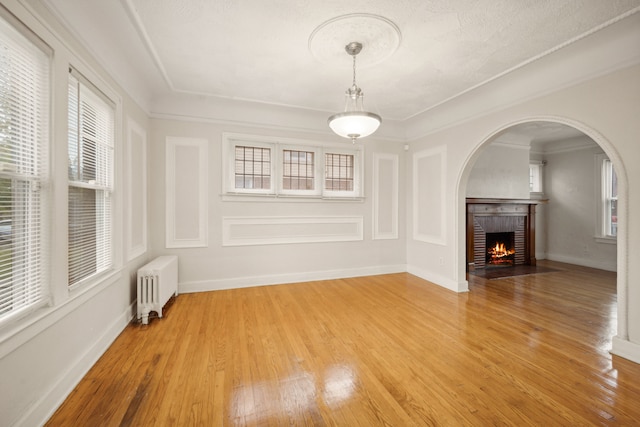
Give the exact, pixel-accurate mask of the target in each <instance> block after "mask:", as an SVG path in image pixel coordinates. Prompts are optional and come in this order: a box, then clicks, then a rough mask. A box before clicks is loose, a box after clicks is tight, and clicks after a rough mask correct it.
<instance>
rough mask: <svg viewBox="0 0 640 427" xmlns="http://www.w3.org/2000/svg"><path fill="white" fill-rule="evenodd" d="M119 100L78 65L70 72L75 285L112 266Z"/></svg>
mask: <svg viewBox="0 0 640 427" xmlns="http://www.w3.org/2000/svg"><path fill="white" fill-rule="evenodd" d="M114 128H115V108H114V105H113V104H112V103H111V102H110V101H109V100H108V98H106V97H105V96H104V95H103V94H102V93H101V92H100V91H99V90H98V89H96V88H95V87H93V85H92V84H91V83H89V82H88V81H87V80H86V79H84V77H82V76H81V75H80V74H78V73H77V72H76V71H75V70H71V72H70V75H69V146H68V152H69V285H70V286H72V285H75V284H77V283H79V282H80V281H82V280H84V279H86V278H89V277H91V276H93V275H95V274H98V273H101V272H103V271H105V270H107V269H109V268H110V267H111V266H112V265H113V252H112V244H111V236H112V233H111V225H112V224H111V223H112V208H111V194H112V191H113V150H114V135H115V129H114Z"/></svg>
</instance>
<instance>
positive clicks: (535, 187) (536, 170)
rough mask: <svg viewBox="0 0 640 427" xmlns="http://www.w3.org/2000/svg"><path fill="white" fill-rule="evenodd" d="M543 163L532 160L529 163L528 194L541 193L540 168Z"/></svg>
mask: <svg viewBox="0 0 640 427" xmlns="http://www.w3.org/2000/svg"><path fill="white" fill-rule="evenodd" d="M544 163H545V162H544V161H539V160H532V161H531V162H530V163H529V192H530V193H543V192H544V189H543V186H542V178H543V175H542V168H543V166H544Z"/></svg>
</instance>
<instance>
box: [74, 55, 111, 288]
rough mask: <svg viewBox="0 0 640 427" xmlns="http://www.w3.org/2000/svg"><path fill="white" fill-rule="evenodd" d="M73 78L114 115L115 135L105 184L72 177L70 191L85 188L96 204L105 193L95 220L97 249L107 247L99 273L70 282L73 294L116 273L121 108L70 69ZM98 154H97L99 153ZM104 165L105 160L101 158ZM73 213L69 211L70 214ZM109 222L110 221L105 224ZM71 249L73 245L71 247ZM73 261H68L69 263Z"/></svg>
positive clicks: (102, 256) (103, 252)
mask: <svg viewBox="0 0 640 427" xmlns="http://www.w3.org/2000/svg"><path fill="white" fill-rule="evenodd" d="M71 77H73V78H74V79H75V80H77V81H78V82H79V84H81V85H82V86H84V88H85V89H86V90H87V91H88V92H89V93H90V94H89V97H90V98H94V99H96V100H97V99H100V100H102V101H103V102H104V103H105V104H107V105H108V107H109V108H110V109H111V112H112V119H113V123H112V129H111V131H112V135H111V136H110V137H111V159H110V161H107V162H106V165H107V166H106V168H107V169H106V170H105V171H103V172H106V174H107V176H106V179H105V180H104V181H106V182H97V180H90V181H74V180H72V179H71V177H70V178H69V183H68V184H69V188H72V187H75V188H85V189H88V190H94V191H96V202H97V201H98V198H97V197H98V193H100V192H102V193H104V198H103V200H104V202H105V206H106V208H104V209H105V211H104V212H106V214H105V216H104V217H103V218H98V217H96V233H95V238H96V250H97V251H98V250H100V249H99V247H106V250H105V251H101V253H100V254H99V255H101V256H98V257H97V260H96V271H94V272H93V273H91V274H88V275H86V276H84V277H83V278H82V279H80V280H78V281H76V282H74V283H68V285H69V290H70V291H74V290H76V289H79V288H82V287H84V286H86V285H88V284H91V283H95V282H96V280H98V279H99V278H101V277H103V275H105V274H108V273H110V272H111V271H113V270H114V268H115V266H116V258H115V247H116V239H115V236H116V234H115V232H116V230H115V229H116V215H115V212H116V211H115V207H116V206H115V205H116V203H115V202H116V201H115V199H114V191H115V187H114V182H115V167H116V166H115V164H116V148H117V136H116V135H118V130H119V129H118V119H117V118H118V108H117V102H115V101H113V100H112V99H111V98H110V97H109V96H107V95H106V94H105V92H103V91H102V90H101V89H100V88H99V87H98V86H97V85H96V84H94V83H93V82H92V81H91V80H89V79H88V78H86V77H85V76H84V75H83V74H81V73H80V72H79V71H77V70H76V69H75V68H73V67H70V69H69V76H68V78H69V79H70V78H71ZM96 155H98V153H96ZM99 159H100V160H101V161H102V162H104V159H103V158H102V157H100V158H99ZM97 169H98V166H97V165H96V173H98V170H97ZM70 214H71V212H69V215H70ZM104 219H107V220H108V221H103V220H104ZM101 220H102V221H101ZM69 248H71V245H70V244H69ZM69 261H70V260H69V259H68V262H69Z"/></svg>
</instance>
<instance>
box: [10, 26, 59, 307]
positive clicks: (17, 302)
mask: <svg viewBox="0 0 640 427" xmlns="http://www.w3.org/2000/svg"><path fill="white" fill-rule="evenodd" d="M25 34H26V33H25ZM39 44H40V43H39ZM43 49H45V50H48V49H47V48H46V47H44V46H39V45H38V46H36V44H34V43H33V42H31V41H30V40H29V38H27V37H25V35H23V34H22V32H21V31H19V30H17V29H16V28H14V27H13V26H12V25H11V24H9V23H8V22H6V21H5V20H4V19H2V18H0V318H3V319H6V318H9V317H13V316H14V315H18V314H19V313H23V312H25V311H26V310H28V309H32V308H35V307H37V306H40V305H41V304H44V303H45V301H46V296H47V293H48V292H47V291H48V288H47V286H48V278H47V274H46V271H47V268H46V265H47V259H48V248H47V244H46V242H47V239H46V236H47V235H48V231H47V224H48V218H47V214H48V212H49V209H48V205H47V198H48V197H47V196H48V195H47V191H46V188H47V186H46V185H45V183H46V180H47V179H48V176H49V165H48V157H49V152H48V150H49V91H50V89H49V67H50V66H49V54H48V53H45V51H44V50H43Z"/></svg>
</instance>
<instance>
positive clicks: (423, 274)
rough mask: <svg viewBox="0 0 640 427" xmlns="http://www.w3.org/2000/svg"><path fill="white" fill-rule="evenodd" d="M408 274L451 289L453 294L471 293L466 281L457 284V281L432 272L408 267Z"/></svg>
mask: <svg viewBox="0 0 640 427" xmlns="http://www.w3.org/2000/svg"><path fill="white" fill-rule="evenodd" d="M407 272H408V273H411V274H413V275H414V276H418V277H419V278H421V279H424V280H426V281H428V282H431V283H433V284H435V285H438V286H442V287H443V288H445V289H449V290H450V291H453V292H468V291H469V282H467V281H466V280H464V281H462V282H456V281H455V280H451V279H449V278H447V277H443V276H440V275H437V274H433V273H432V272H430V271H427V270H424V269H421V268H418V267H415V266H408V267H407Z"/></svg>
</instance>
